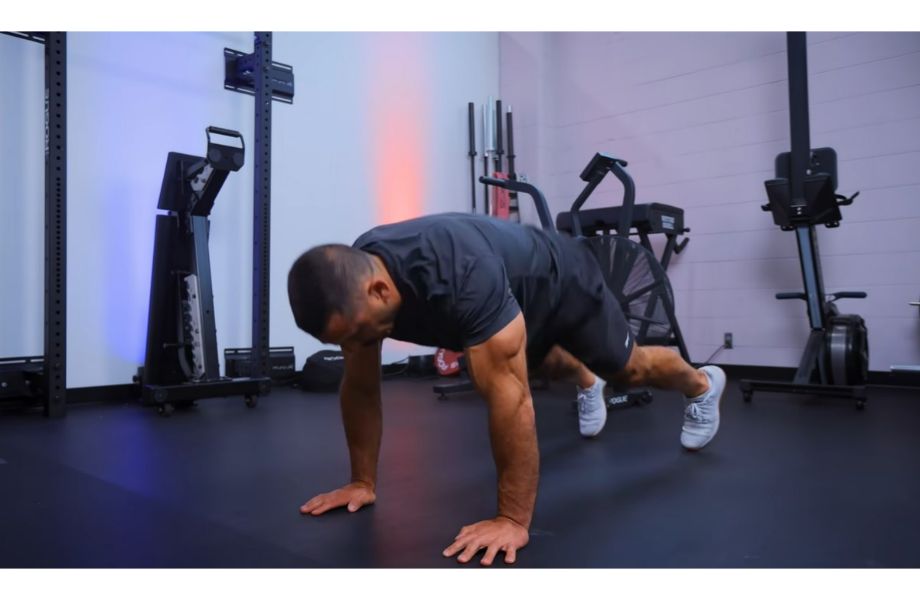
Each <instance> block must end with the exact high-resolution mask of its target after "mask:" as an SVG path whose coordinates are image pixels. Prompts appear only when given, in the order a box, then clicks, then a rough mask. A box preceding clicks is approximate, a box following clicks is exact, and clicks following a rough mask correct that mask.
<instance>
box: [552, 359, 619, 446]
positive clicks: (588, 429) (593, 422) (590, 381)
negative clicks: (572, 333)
mask: <svg viewBox="0 0 920 600" xmlns="http://www.w3.org/2000/svg"><path fill="white" fill-rule="evenodd" d="M540 373H541V374H545V375H546V376H547V377H549V378H550V379H557V380H562V381H568V382H570V383H574V384H575V386H576V390H577V395H576V402H577V404H578V431H579V432H580V433H581V435H583V436H584V437H594V436H596V435H597V434H599V433H600V432H601V430H603V429H604V425H605V424H606V423H607V405H606V402H605V400H604V385H605V384H606V382H605V381H604V380H603V379H601V378H600V377H598V376H597V375H595V374H594V373H592V372H591V370H590V369H588V367H586V366H585V365H584V363H582V362H581V361H580V360H578V359H577V358H575V357H574V356H572V355H571V354H570V353H569V352H567V351H565V350H563V349H562V348H561V347H559V346H553V347H552V349H551V350H550V351H549V354H547V355H546V358H545V359H544V360H543V364H542V365H541V367H540Z"/></svg>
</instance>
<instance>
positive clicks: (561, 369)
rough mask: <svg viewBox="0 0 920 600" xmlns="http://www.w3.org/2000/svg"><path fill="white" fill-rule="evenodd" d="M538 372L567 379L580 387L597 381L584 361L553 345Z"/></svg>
mask: <svg viewBox="0 0 920 600" xmlns="http://www.w3.org/2000/svg"><path fill="white" fill-rule="evenodd" d="M539 372H540V374H541V375H546V376H547V377H549V378H550V379H554V380H558V381H567V382H569V383H573V384H575V385H577V386H578V387H580V388H589V387H591V386H593V385H594V383H595V382H596V381H597V376H596V375H595V374H594V373H592V372H591V370H590V369H589V368H588V367H586V366H585V365H584V363H582V362H581V361H580V360H578V359H577V358H575V357H574V356H572V355H571V354H569V353H568V352H566V351H565V350H563V349H562V348H560V347H559V346H553V348H552V350H550V351H549V354H547V355H546V358H545V359H544V360H543V364H542V365H541V366H540V371H539Z"/></svg>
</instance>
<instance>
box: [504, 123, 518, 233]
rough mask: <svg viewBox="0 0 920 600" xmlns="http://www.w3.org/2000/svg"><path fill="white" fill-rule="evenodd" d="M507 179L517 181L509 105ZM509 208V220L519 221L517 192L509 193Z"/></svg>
mask: <svg viewBox="0 0 920 600" xmlns="http://www.w3.org/2000/svg"><path fill="white" fill-rule="evenodd" d="M507 135H508V179H511V180H514V181H517V171H516V170H515V168H514V159H515V155H514V121H513V119H512V117H511V107H510V106H509V107H508V127H507ZM509 208H510V210H511V220H512V221H518V222H520V220H521V217H520V210H521V208H520V204H519V202H518V195H517V192H511V193H510V194H509Z"/></svg>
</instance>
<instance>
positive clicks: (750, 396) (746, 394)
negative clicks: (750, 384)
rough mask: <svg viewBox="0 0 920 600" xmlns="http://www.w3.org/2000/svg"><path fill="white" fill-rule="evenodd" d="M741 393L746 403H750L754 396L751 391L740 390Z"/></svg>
mask: <svg viewBox="0 0 920 600" xmlns="http://www.w3.org/2000/svg"><path fill="white" fill-rule="evenodd" d="M741 395H742V397H743V398H744V401H745V402H747V403H748V404H750V402H751V400H752V399H753V398H754V393H753V392H742V393H741Z"/></svg>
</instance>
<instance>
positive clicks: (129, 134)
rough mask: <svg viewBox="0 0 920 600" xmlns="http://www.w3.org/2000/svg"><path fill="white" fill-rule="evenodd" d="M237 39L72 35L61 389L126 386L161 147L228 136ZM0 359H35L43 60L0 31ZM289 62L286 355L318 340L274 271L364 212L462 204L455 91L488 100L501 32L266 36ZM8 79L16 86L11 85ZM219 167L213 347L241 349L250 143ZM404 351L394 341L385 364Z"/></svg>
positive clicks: (146, 272) (248, 109)
mask: <svg viewBox="0 0 920 600" xmlns="http://www.w3.org/2000/svg"><path fill="white" fill-rule="evenodd" d="M224 47H229V48H234V49H237V50H243V51H250V50H251V48H252V36H251V34H250V33H195V34H192V33H171V34H166V33H130V34H125V33H74V34H71V35H69V36H68V52H69V55H68V91H69V100H68V102H69V104H68V121H69V130H68V134H69V143H68V170H69V176H68V275H67V276H68V288H67V292H68V306H67V309H68V331H67V334H68V340H67V341H68V344H67V347H68V378H67V380H68V381H67V384H68V386H69V387H82V386H95V385H112V384H120V383H128V382H130V380H131V376H132V375H133V374H134V371H135V369H136V367H137V366H138V365H139V364H141V363H142V361H143V354H144V342H145V336H146V319H147V307H148V294H149V286H150V267H151V259H152V252H153V225H154V217H155V215H156V202H157V196H158V193H159V187H160V181H161V178H162V170H163V165H164V163H165V160H166V154H167V153H168V152H169V151H179V152H185V153H190V154H200V153H201V152H203V150H204V146H205V138H204V128H205V127H206V126H208V125H218V126H222V127H227V128H231V129H237V130H239V131H241V132H242V133H243V135H244V137H245V138H246V141H247V144H249V146H248V147H249V148H251V147H252V143H253V139H252V126H253V117H252V113H253V104H252V102H253V100H252V98H251V97H249V96H245V95H241V94H236V93H232V92H228V91H225V90H224V89H223V54H222V51H223V48H224ZM0 56H2V57H3V60H2V61H0V77H2V78H3V81H5V82H11V81H15V82H17V85H4V86H2V88H0V115H2V120H0V149H2V160H0V211H2V212H0V216H2V222H0V235H2V247H0V253H2V257H3V259H2V261H0V282H3V283H2V284H0V285H2V291H0V302H2V304H0V327H2V329H0V356H14V355H17V356H18V355H24V354H41V353H42V319H43V312H42V295H43V282H42V268H43V267H42V259H43V248H42V239H43V238H42V235H43V206H44V202H43V156H42V147H41V141H40V140H41V136H42V131H43V115H42V94H43V68H42V64H43V59H42V47H41V46H40V45H38V44H34V43H31V42H25V41H20V40H16V39H13V38H9V37H7V36H0ZM274 56H275V60H277V61H280V62H285V63H288V64H291V65H293V66H294V70H295V79H296V86H297V90H296V98H295V104H294V105H293V106H287V105H283V104H279V103H275V105H274V118H275V120H274V130H273V134H274V144H273V170H272V201H273V206H272V272H271V278H272V283H271V343H272V345H294V346H295V348H296V354H297V359H298V362H302V361H303V360H304V359H305V358H306V356H307V355H309V354H310V353H312V352H314V351H315V350H317V349H318V348H319V347H320V346H319V344H318V343H317V342H315V341H314V340H312V339H311V338H309V337H308V336H306V335H305V334H303V333H302V332H300V331H298V330H297V329H296V327H295V326H294V322H293V318H292V317H291V314H290V308H289V307H288V304H287V292H286V276H287V269H288V267H289V266H290V264H291V263H292V262H293V260H294V259H295V258H296V257H297V256H298V255H299V254H300V253H301V252H303V251H304V250H306V249H307V248H308V247H310V246H312V245H315V244H318V243H323V242H330V241H339V242H345V243H350V242H351V241H353V239H354V238H355V237H357V236H358V235H359V234H360V233H361V232H362V231H364V230H365V229H367V228H369V227H372V226H373V225H374V224H376V223H379V222H382V221H387V220H395V219H398V218H403V217H407V216H412V215H413V214H421V213H427V212H435V211H443V210H464V209H465V208H466V206H467V203H468V197H469V192H468V187H469V184H468V182H467V180H466V179H465V173H466V170H465V167H466V165H467V162H466V160H467V159H466V102H467V101H469V100H475V99H477V98H481V97H485V96H486V95H488V94H493V95H495V94H497V90H498V35H497V34H332V33H327V34H315V33H282V34H277V35H276V36H275V48H274ZM20 83H21V85H20ZM246 160H247V164H246V166H245V167H244V168H243V169H242V170H241V171H240V172H238V173H234V174H231V176H230V177H229V178H228V180H227V182H226V184H225V185H224V188H223V189H222V191H221V193H220V196H219V197H218V200H217V203H216V205H215V208H214V211H213V213H212V219H211V223H212V227H211V238H210V249H211V264H212V276H213V283H214V296H215V307H216V318H217V330H218V344H219V348H220V349H221V350H222V349H223V348H225V347H244V346H248V345H249V344H250V327H251V324H250V319H251V312H250V311H251V289H252V287H251V286H252V275H251V273H252V271H251V267H252V250H251V247H252V181H253V180H252V164H253V163H252V155H251V152H250V153H249V154H248V155H247V157H246ZM410 351H413V352H414V351H416V350H415V349H413V348H412V347H407V346H404V345H391V346H388V347H387V348H386V351H385V356H384V360H386V361H391V360H397V359H399V358H402V357H404V356H405V355H406V354H407V353H409V352H410Z"/></svg>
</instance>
